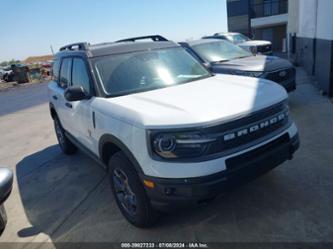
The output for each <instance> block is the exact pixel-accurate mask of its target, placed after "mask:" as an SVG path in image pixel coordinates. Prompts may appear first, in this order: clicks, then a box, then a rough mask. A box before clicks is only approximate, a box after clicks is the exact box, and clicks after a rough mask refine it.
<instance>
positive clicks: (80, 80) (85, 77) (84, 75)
mask: <svg viewBox="0 0 333 249" xmlns="http://www.w3.org/2000/svg"><path fill="white" fill-rule="evenodd" d="M72 85H73V86H82V87H83V89H84V90H85V91H86V93H87V94H91V87H90V80H89V74H88V72H87V67H86V64H85V63H84V61H83V59H81V58H74V59H73V72H72Z"/></svg>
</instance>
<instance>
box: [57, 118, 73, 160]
mask: <svg viewBox="0 0 333 249" xmlns="http://www.w3.org/2000/svg"><path fill="white" fill-rule="evenodd" d="M54 129H55V132H56V136H57V139H58V143H59V146H60V148H61V150H62V152H64V153H65V154H66V155H71V154H74V153H75V152H76V151H77V147H76V146H75V145H74V144H73V143H72V142H71V141H70V140H69V139H68V138H67V137H66V134H65V130H64V128H62V126H61V123H60V121H59V118H58V117H57V116H56V117H54Z"/></svg>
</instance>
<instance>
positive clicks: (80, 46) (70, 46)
mask: <svg viewBox="0 0 333 249" xmlns="http://www.w3.org/2000/svg"><path fill="white" fill-rule="evenodd" d="M88 48H89V44H88V43H87V42H77V43H72V44H68V45H66V46H63V47H61V48H60V49H59V51H64V50H88Z"/></svg>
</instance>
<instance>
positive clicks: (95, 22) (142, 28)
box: [0, 0, 227, 62]
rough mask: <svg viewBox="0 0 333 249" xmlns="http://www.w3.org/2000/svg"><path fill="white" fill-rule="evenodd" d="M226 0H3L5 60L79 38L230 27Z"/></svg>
mask: <svg viewBox="0 0 333 249" xmlns="http://www.w3.org/2000/svg"><path fill="white" fill-rule="evenodd" d="M225 1H226V0H71V1H70V0H67V1H66V0H48V1H43V0H27V1H23V0H11V1H8V0H0V6H1V15H0V24H1V25H0V26H1V32H0V62H1V61H3V60H10V59H19V60H24V59H26V58H27V57H28V56H37V55H45V54H51V49H50V45H52V47H53V49H54V51H55V52H56V51H58V49H59V47H61V46H63V45H66V44H69V43H73V42H80V41H87V42H90V43H99V42H106V41H113V40H118V39H122V38H126V37H133V36H141V35H147V34H161V35H163V36H165V37H167V38H168V39H170V40H176V41H181V40H185V39H191V38H192V39H196V38H200V37H201V36H203V35H208V34H212V33H216V32H222V31H226V30H227V17H226V2H225Z"/></svg>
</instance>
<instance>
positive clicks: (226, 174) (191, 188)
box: [144, 134, 299, 211]
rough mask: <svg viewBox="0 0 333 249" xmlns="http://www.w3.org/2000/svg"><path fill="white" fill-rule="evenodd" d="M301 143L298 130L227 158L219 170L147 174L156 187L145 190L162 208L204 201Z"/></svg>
mask: <svg viewBox="0 0 333 249" xmlns="http://www.w3.org/2000/svg"><path fill="white" fill-rule="evenodd" d="M298 147H299V137H298V134H296V135H295V136H294V137H292V138H289V136H288V135H287V134H285V135H283V136H281V137H279V138H277V139H275V140H273V141H271V142H270V143H268V144H265V145H263V146H261V147H258V148H256V149H254V150H251V151H248V152H246V153H243V154H240V155H238V156H235V157H232V158H229V159H227V160H226V165H227V169H226V170H224V171H222V172H219V173H215V174H212V175H208V176H203V177H194V178H175V179H174V178H173V179H172V178H170V179H166V178H156V177H144V179H147V180H150V181H152V182H154V184H155V187H154V188H147V187H146V192H147V194H148V196H149V198H150V200H151V203H152V206H153V207H154V208H155V209H158V210H161V211H168V210H170V209H171V208H175V207H182V206H188V205H191V204H192V205H193V204H196V203H200V202H204V201H206V200H209V199H213V198H214V197H215V196H217V195H218V194H220V193H223V192H225V191H227V190H230V189H232V188H234V187H236V186H239V185H241V184H244V183H246V182H249V181H251V180H253V179H255V178H257V177H258V176H260V175H262V174H264V173H266V172H267V171H269V170H271V169H273V168H275V167H276V166H278V165H279V164H281V163H283V162H284V161H286V160H288V159H291V158H292V155H293V154H294V152H295V151H296V150H297V149H298Z"/></svg>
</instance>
